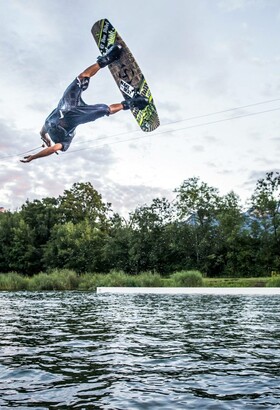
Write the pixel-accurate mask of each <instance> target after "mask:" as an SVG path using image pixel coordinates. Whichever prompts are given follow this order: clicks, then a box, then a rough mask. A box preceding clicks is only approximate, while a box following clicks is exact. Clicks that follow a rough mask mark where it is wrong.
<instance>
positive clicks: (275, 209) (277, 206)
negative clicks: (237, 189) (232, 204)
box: [251, 172, 280, 273]
mask: <svg viewBox="0 0 280 410" xmlns="http://www.w3.org/2000/svg"><path fill="white" fill-rule="evenodd" d="M251 206H252V208H251V217H252V218H251V219H252V221H251V227H252V231H253V233H254V236H255V238H256V240H259V245H260V247H259V252H258V259H259V263H260V265H261V266H262V267H263V270H264V273H269V272H270V271H271V270H274V269H275V270H280V257H279V249H280V175H279V172H268V173H267V174H266V177H265V178H261V179H259V180H258V181H257V185H256V188H255V191H254V193H253V195H252V197H251Z"/></svg>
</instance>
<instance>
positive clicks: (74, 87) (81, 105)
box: [21, 44, 149, 162]
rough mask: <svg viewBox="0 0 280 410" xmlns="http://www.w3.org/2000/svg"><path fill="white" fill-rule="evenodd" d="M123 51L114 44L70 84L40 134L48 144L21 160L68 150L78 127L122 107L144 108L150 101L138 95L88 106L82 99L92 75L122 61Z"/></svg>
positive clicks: (28, 160)
mask: <svg viewBox="0 0 280 410" xmlns="http://www.w3.org/2000/svg"><path fill="white" fill-rule="evenodd" d="M121 52H122V47H121V45H120V44H115V45H113V46H112V47H111V48H110V49H109V50H108V51H107V53H106V54H104V55H102V56H99V57H98V58H97V62H96V63H95V64H93V65H91V66H90V67H88V68H86V69H85V70H84V71H83V72H82V73H81V74H79V75H78V77H77V78H75V80H74V81H73V82H72V83H71V84H70V85H69V86H68V87H67V89H66V90H65V92H64V94H63V96H62V98H61V100H60V101H59V103H58V106H57V107H56V108H55V109H54V110H53V111H52V112H51V113H50V115H49V116H48V117H47V119H46V121H45V124H44V125H43V127H42V129H41V131H40V135H41V138H42V140H43V141H44V144H45V145H46V147H45V148H44V149H43V150H41V151H39V152H38V153H37V154H34V155H28V156H25V157H24V158H23V159H21V162H31V161H33V160H34V159H37V158H43V157H47V156H49V155H52V154H54V153H57V151H66V150H67V149H68V148H69V146H70V144H71V142H72V140H73V138H74V135H75V130H76V127H77V126H78V125H80V124H85V123H88V122H91V121H95V120H97V119H98V118H101V117H103V116H105V115H107V116H109V115H112V114H115V113H117V112H119V111H121V110H129V109H132V108H138V109H139V110H143V109H144V108H145V107H146V106H147V105H148V104H149V100H148V99H147V98H146V97H142V96H136V97H134V98H130V99H128V100H124V101H122V102H121V103H117V104H111V105H109V106H108V105H106V104H94V105H88V104H86V103H85V102H84V101H83V99H82V96H81V95H82V92H83V91H84V90H86V89H87V88H88V85H89V81H90V78H91V77H93V76H94V75H95V74H96V73H97V72H98V71H99V70H100V69H101V68H103V67H106V66H108V65H109V64H111V63H113V62H114V61H116V60H118V59H119V57H120V55H121Z"/></svg>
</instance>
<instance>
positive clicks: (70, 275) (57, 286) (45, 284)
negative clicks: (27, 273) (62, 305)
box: [29, 269, 79, 290]
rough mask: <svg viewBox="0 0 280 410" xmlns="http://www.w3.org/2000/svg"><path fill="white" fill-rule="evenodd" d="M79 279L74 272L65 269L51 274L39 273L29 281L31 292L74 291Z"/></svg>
mask: <svg viewBox="0 0 280 410" xmlns="http://www.w3.org/2000/svg"><path fill="white" fill-rule="evenodd" d="M78 283H79V279H78V276H77V274H76V273H75V272H74V271H71V270H67V269H63V270H54V271H51V272H50V273H42V272H41V273H39V274H38V275H34V276H33V277H32V278H31V279H30V281H29V289H30V290H73V289H76V288H77V287H78Z"/></svg>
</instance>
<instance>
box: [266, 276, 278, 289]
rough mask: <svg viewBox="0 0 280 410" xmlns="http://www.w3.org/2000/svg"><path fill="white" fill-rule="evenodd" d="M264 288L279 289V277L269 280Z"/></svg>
mask: <svg viewBox="0 0 280 410" xmlns="http://www.w3.org/2000/svg"><path fill="white" fill-rule="evenodd" d="M266 286H267V287H268V288H279V287H280V276H274V277H272V278H270V279H269V280H268V281H267V283H266Z"/></svg>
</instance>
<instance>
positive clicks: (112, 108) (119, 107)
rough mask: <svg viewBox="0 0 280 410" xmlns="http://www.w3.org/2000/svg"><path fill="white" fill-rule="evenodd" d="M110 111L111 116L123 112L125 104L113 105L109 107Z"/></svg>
mask: <svg viewBox="0 0 280 410" xmlns="http://www.w3.org/2000/svg"><path fill="white" fill-rule="evenodd" d="M109 110H110V115H112V114H116V113H117V112H119V111H121V110H123V104H122V103H118V104H111V105H109Z"/></svg>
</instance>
